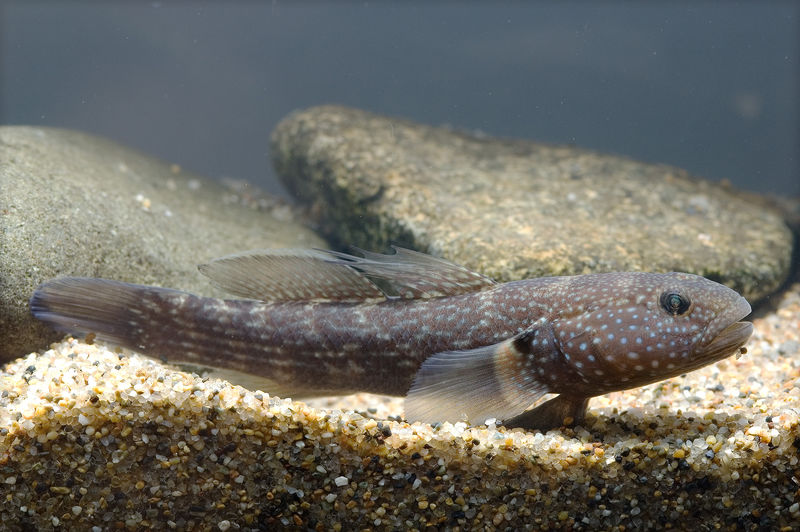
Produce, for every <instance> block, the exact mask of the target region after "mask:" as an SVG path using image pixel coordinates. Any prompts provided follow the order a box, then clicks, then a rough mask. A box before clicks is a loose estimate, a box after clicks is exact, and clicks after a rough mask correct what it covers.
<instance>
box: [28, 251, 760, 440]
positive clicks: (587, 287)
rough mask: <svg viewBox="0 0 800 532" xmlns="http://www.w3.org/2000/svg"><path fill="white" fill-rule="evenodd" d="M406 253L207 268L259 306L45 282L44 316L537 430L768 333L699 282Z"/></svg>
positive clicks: (124, 342)
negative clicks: (503, 277) (483, 264)
mask: <svg viewBox="0 0 800 532" xmlns="http://www.w3.org/2000/svg"><path fill="white" fill-rule="evenodd" d="M394 250H395V253H394V254H393V255H383V254H377V253H370V252H366V251H362V250H357V251H359V252H360V253H361V254H362V255H363V257H357V256H353V255H348V254H344V253H339V252H334V251H322V250H262V251H251V252H245V253H240V254H236V255H231V256H227V257H223V258H220V259H216V260H213V261H211V262H210V263H208V264H204V265H201V266H200V271H201V272H203V273H204V274H205V275H206V276H208V277H209V278H210V279H211V280H212V281H213V282H215V283H216V284H217V285H219V286H220V287H221V288H222V289H224V290H226V291H228V292H230V293H231V294H234V295H236V296H239V297H243V298H247V299H225V300H223V299H216V298H208V297H199V296H196V295H192V294H189V293H186V292H181V291H177V290H171V289H166V288H158V287H153V286H142V285H135V284H129V283H123V282H118V281H111V280H106V279H95V278H83V277H65V278H59V279H55V280H52V281H48V282H46V283H44V284H42V285H41V286H39V287H38V288H37V289H36V291H35V292H34V294H33V296H32V298H31V300H30V308H31V312H32V313H33V315H34V316H35V317H36V318H37V319H39V320H42V321H44V322H46V323H48V324H50V325H51V326H53V327H54V328H56V329H58V330H61V331H64V332H68V333H70V334H75V335H88V334H94V335H96V337H97V338H98V339H100V340H103V341H106V342H110V343H112V344H116V345H119V346H122V347H126V348H129V349H132V350H135V351H138V352H141V353H144V354H147V355H151V356H156V357H160V358H166V359H168V360H169V361H170V362H175V363H185V364H192V365H196V366H197V365H199V366H205V367H210V368H218V369H219V370H222V371H223V372H224V373H225V374H226V375H231V374H234V375H236V374H238V375H242V376H255V377H257V378H260V379H265V380H266V383H264V386H263V389H264V390H265V391H267V392H270V393H272V394H275V395H279V396H281V397H293V398H297V397H311V396H322V395H340V394H348V393H354V392H359V391H363V392H372V393H380V394H387V395H398V396H405V397H406V399H405V412H406V417H407V419H408V420H409V421H423V422H428V423H433V422H437V421H452V422H455V421H462V420H467V421H470V422H472V423H482V422H484V421H485V420H486V419H489V418H495V419H498V420H503V421H504V423H505V424H506V425H511V426H523V427H526V428H537V429H548V428H553V427H558V426H561V425H562V424H564V423H565V422H566V423H580V422H581V421H582V420H583V417H584V414H585V412H586V406H587V404H588V401H589V398H591V397H594V396H597V395H602V394H606V393H609V392H613V391H618V390H623V389H628V388H633V387H637V386H642V385H645V384H649V383H652V382H656V381H660V380H663V379H666V378H669V377H674V376H676V375H680V374H683V373H686V372H688V371H691V370H694V369H697V368H700V367H702V366H705V365H707V364H710V363H712V362H715V361H718V360H720V359H723V358H725V357H728V356H730V355H732V354H734V353H739V352H744V351H745V349H744V347H743V346H744V344H745V343H746V342H747V341H748V339H749V338H750V336H751V334H752V332H753V326H752V324H751V323H747V322H742V321H740V320H741V319H743V318H744V317H746V316H747V315H748V314H749V313H750V305H749V304H748V303H747V301H746V300H745V299H744V298H743V297H741V296H740V295H739V294H737V293H736V292H735V291H733V290H731V289H730V288H727V287H725V286H723V285H721V284H718V283H716V282H713V281H710V280H708V279H705V278H703V277H700V276H697V275H692V274H688V273H663V274H661V273H645V272H624V273H599V274H588V275H578V276H569V277H543V278H536V279H527V280H522V281H513V282H508V283H496V282H494V281H492V280H491V279H489V278H487V277H485V276H483V275H481V274H479V273H476V272H473V271H470V270H468V269H466V268H464V267H462V266H459V265H456V264H453V263H451V262H448V261H446V260H443V259H440V258H436V257H433V256H430V255H426V254H423V253H419V252H415V251H411V250H408V249H403V248H399V247H394ZM233 380H237V381H239V382H252V380H251V379H248V378H246V377H245V378H243V379H233ZM548 393H550V394H558V395H557V396H556V397H555V398H553V399H550V400H549V401H547V402H545V403H543V404H540V405H538V406H536V407H535V408H533V409H530V407H531V406H532V405H534V403H536V402H537V401H538V400H540V399H541V398H542V397H543V396H544V395H545V394H548Z"/></svg>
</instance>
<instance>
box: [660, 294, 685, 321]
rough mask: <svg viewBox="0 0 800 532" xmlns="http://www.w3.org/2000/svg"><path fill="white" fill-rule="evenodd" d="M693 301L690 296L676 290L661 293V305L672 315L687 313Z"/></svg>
mask: <svg viewBox="0 0 800 532" xmlns="http://www.w3.org/2000/svg"><path fill="white" fill-rule="evenodd" d="M691 304H692V302H691V300H689V298H688V297H686V296H684V295H681V294H678V293H676V292H664V293H663V294H661V307H662V308H663V309H664V310H666V311H667V312H668V313H669V314H671V315H672V316H680V315H682V314H685V313H686V311H687V310H689V307H690V306H691Z"/></svg>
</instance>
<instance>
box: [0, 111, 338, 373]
mask: <svg viewBox="0 0 800 532" xmlns="http://www.w3.org/2000/svg"><path fill="white" fill-rule="evenodd" d="M294 217H295V214H294V212H293V210H292V209H291V208H289V207H288V206H287V205H284V204H281V203H280V202H277V201H272V202H271V203H270V202H269V201H267V200H266V199H265V198H256V197H255V196H254V195H253V194H252V193H249V192H248V191H247V190H242V188H241V186H238V188H236V187H226V186H222V185H220V184H218V183H214V182H212V181H209V180H207V179H205V178H202V177H199V176H197V175H192V174H189V173H186V172H183V171H181V170H180V168H178V167H177V166H175V165H172V166H171V165H169V164H166V163H164V162H162V161H159V160H156V159H153V158H151V157H148V156H146V155H143V154H141V153H139V152H137V151H134V150H131V149H129V148H126V147H123V146H120V145H119V144H116V143H113V142H110V141H108V140H105V139H101V138H98V137H93V136H89V135H86V134H83V133H80V132H76V131H68V130H59V129H51V128H34V127H21V126H19V127H14V126H5V127H0V337H2V338H3V340H4V341H3V342H2V343H0V360H8V359H10V358H12V357H16V356H20V355H23V354H25V353H28V352H30V351H32V350H34V349H37V348H40V347H44V346H46V345H47V344H48V343H49V342H50V341H53V340H54V339H56V338H58V337H59V335H56V334H54V333H53V332H52V331H50V330H49V329H46V328H45V327H44V326H42V325H41V324H39V323H38V322H35V321H34V320H33V319H32V318H31V317H30V316H29V313H28V298H29V297H30V295H31V293H32V292H33V289H34V287H35V286H37V285H38V284H39V283H40V282H42V281H45V280H47V279H50V278H52V277H57V276H60V275H78V276H89V277H109V278H112V279H118V280H125V281H131V282H141V283H145V284H158V285H162V286H169V287H170V288H179V289H185V290H190V291H196V292H199V293H206V294H208V295H215V294H217V292H216V291H215V290H214V289H213V287H212V286H211V285H210V284H209V283H208V281H207V280H206V279H205V278H204V277H203V276H202V275H200V274H199V272H198V271H197V268H196V266H197V264H199V263H201V262H206V261H207V260H209V259H211V258H214V257H217V256H221V255H226V254H229V253H234V252H237V251H243V250H246V249H253V248H264V247H308V246H315V247H327V246H326V244H325V243H324V242H323V241H322V240H321V239H320V238H318V237H317V236H315V235H314V234H313V233H312V232H311V231H309V230H307V229H305V228H304V227H302V226H301V225H300V224H299V223H297V222H296V221H294Z"/></svg>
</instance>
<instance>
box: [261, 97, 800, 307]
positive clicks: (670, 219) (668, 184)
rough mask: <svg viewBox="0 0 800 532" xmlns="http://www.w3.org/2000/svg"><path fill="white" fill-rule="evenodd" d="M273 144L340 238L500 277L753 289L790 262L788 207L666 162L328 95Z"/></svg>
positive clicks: (295, 186)
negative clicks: (675, 281) (437, 121)
mask: <svg viewBox="0 0 800 532" xmlns="http://www.w3.org/2000/svg"><path fill="white" fill-rule="evenodd" d="M272 154H273V158H274V164H275V166H276V168H277V170H278V173H279V175H280V176H281V178H282V180H283V181H284V183H285V184H286V186H287V187H288V188H289V189H290V190H291V191H292V192H293V193H294V194H295V195H296V196H297V197H298V198H300V199H301V200H302V201H304V202H307V203H309V204H311V205H312V209H311V211H312V212H314V213H316V216H317V217H318V222H319V223H320V224H321V226H322V228H323V231H324V232H325V233H326V234H327V235H328V236H329V237H330V238H332V239H335V240H336V241H337V242H339V243H341V244H355V245H358V246H360V247H363V248H367V249H370V250H382V249H384V248H386V246H387V245H388V244H389V243H390V242H394V243H398V244H401V245H404V246H408V247H412V248H415V249H418V250H421V251H426V252H430V253H433V254H435V255H439V256H442V257H445V258H447V259H450V260H453V261H455V262H457V263H460V264H463V265H465V266H467V267H470V268H472V269H476V270H478V271H480V272H482V273H484V274H486V275H489V276H491V277H494V278H495V279H497V280H500V281H508V280H513V279H520V278H526V277H538V276H549V275H571V274H582V273H588V272H600V271H623V270H650V271H670V270H680V271H687V272H692V273H697V274H700V275H703V276H705V277H709V278H711V279H714V280H717V281H719V282H722V283H725V284H727V285H729V286H731V287H733V288H734V289H736V290H737V291H739V292H740V293H742V294H743V295H744V296H745V297H747V298H749V299H751V300H755V299H759V298H762V297H764V296H766V295H768V294H770V293H771V292H773V291H774V290H776V288H778V287H779V286H780V285H781V283H782V282H783V281H784V279H786V277H787V275H788V272H789V266H790V260H791V255H792V235H791V233H790V231H789V229H788V228H787V227H786V224H785V223H784V222H783V220H782V219H781V217H780V215H778V214H777V213H776V212H775V211H774V210H772V209H770V208H768V207H766V206H763V205H757V204H753V202H750V201H748V200H747V196H746V195H740V194H739V193H738V192H737V191H736V190H734V189H733V188H732V187H726V186H722V185H719V184H715V183H710V182H708V181H703V180H700V179H696V178H692V177H691V176H689V175H688V174H687V173H686V172H684V171H682V170H679V169H677V168H673V167H670V166H664V165H653V164H644V163H640V162H636V161H632V160H629V159H626V158H623V157H617V156H612V155H603V154H599V153H595V152H592V151H588V150H582V149H578V148H575V147H570V146H549V145H544V144H539V143H535V142H529V141H521V140H499V139H492V138H486V137H483V136H478V135H472V134H466V133H461V132H455V131H452V130H449V129H445V128H436V127H429V126H425V125H420V124H415V123H412V122H408V121H405V120H398V119H395V118H388V117H384V116H378V115H374V114H371V113H367V112H364V111H359V110H354V109H347V108H343V107H333V106H326V107H316V108H311V109H308V110H304V111H300V112H297V113H294V114H292V115H290V116H289V117H287V118H286V119H285V120H284V121H283V122H281V123H280V124H279V125H278V127H277V128H276V129H275V131H274V132H273V135H272Z"/></svg>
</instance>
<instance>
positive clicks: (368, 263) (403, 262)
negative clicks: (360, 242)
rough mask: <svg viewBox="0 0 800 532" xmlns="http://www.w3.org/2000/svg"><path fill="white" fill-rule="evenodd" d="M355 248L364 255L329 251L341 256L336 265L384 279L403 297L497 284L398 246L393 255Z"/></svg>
mask: <svg viewBox="0 0 800 532" xmlns="http://www.w3.org/2000/svg"><path fill="white" fill-rule="evenodd" d="M353 249H354V250H355V251H357V252H358V253H361V254H362V255H364V256H363V257H355V256H353V255H348V254H346V253H339V252H337V251H326V253H328V254H330V255H333V256H334V257H338V258H339V259H340V260H338V261H336V263H337V264H343V265H347V266H350V267H352V268H355V269H356V270H358V271H360V272H363V273H364V275H366V276H367V277H370V278H374V279H376V280H379V281H383V282H382V283H380V284H382V285H385V286H386V288H387V295H390V296H396V297H400V298H403V299H418V298H433V297H443V296H454V295H458V294H463V293H467V292H477V291H479V290H483V289H484V288H488V287H490V286H493V285H494V284H495V282H494V281H493V280H491V279H489V278H488V277H486V276H483V275H481V274H479V273H476V272H473V271H472V270H468V269H467V268H465V267H463V266H459V265H458V264H454V263H452V262H450V261H447V260H445V259H440V258H438V257H434V256H432V255H427V254H425V253H420V252H418V251H412V250H410V249H405V248H401V247H398V246H392V249H393V250H394V251H395V253H394V254H393V255H383V254H380V253H371V252H369V251H364V250H363V249H358V248H353Z"/></svg>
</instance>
